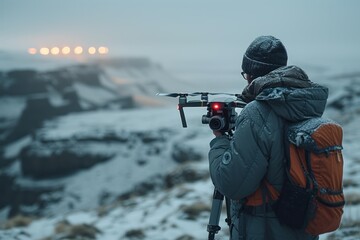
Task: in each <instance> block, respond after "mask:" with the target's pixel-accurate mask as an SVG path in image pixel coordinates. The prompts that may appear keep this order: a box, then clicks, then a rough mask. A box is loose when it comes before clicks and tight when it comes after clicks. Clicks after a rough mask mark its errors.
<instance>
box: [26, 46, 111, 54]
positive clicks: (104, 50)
mask: <svg viewBox="0 0 360 240" xmlns="http://www.w3.org/2000/svg"><path fill="white" fill-rule="evenodd" d="M84 49H85V50H84ZM27 52H28V54H30V55H36V54H40V55H49V54H51V55H69V54H71V53H73V54H74V55H81V54H89V55H99V54H100V55H104V54H108V53H109V48H108V47H105V46H101V47H94V46H92V47H83V46H76V47H74V48H71V47H69V46H64V47H57V46H54V47H51V48H48V47H41V48H39V49H37V48H34V47H31V48H28V49H27Z"/></svg>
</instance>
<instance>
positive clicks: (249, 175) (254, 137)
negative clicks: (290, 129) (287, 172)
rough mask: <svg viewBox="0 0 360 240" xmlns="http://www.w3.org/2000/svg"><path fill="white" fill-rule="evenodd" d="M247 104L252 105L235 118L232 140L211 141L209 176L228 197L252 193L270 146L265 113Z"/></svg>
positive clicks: (264, 170) (261, 176)
mask: <svg viewBox="0 0 360 240" xmlns="http://www.w3.org/2000/svg"><path fill="white" fill-rule="evenodd" d="M250 105H253V104H249V105H248V106H247V107H245V108H244V109H243V111H242V112H241V114H240V116H239V117H238V119H237V124H236V130H235V132H234V136H233V138H232V140H229V139H228V138H227V137H226V136H220V137H216V138H215V139H213V140H212V141H211V142H210V152H209V164H210V165H209V166H210V176H211V179H212V181H213V184H214V186H215V188H217V190H219V191H220V192H221V193H222V194H224V195H225V196H227V197H229V198H231V199H242V198H244V197H246V196H248V195H250V194H251V193H253V192H254V191H255V190H256V189H257V188H258V187H259V185H260V182H261V181H262V179H263V178H264V176H265V173H266V169H267V166H268V158H269V151H270V148H271V147H270V146H271V144H270V142H271V141H270V140H269V139H271V132H270V131H269V128H268V127H267V126H266V122H267V119H266V115H268V113H266V112H265V113H264V112H262V111H259V109H258V108H256V107H254V106H250ZM250 113H251V114H250Z"/></svg>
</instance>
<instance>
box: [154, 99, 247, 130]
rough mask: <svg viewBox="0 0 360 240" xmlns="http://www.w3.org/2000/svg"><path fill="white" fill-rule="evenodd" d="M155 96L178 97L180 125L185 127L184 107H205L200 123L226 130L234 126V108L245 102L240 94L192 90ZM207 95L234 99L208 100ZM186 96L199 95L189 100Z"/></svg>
mask: <svg viewBox="0 0 360 240" xmlns="http://www.w3.org/2000/svg"><path fill="white" fill-rule="evenodd" d="M156 95H157V96H164V97H173V98H176V97H178V98H179V104H178V110H179V112H180V118H181V122H182V126H183V127H184V128H186V127H187V123H186V118H185V113H184V109H183V108H184V107H207V114H206V115H203V116H202V123H203V124H209V127H210V128H211V129H212V130H215V131H221V132H228V133H231V131H232V130H233V129H234V127H235V121H236V117H237V112H236V111H235V108H243V107H245V105H246V103H245V102H244V101H242V100H241V98H240V96H241V94H230V93H209V92H194V93H157V94H156ZM209 95H227V96H235V97H236V99H233V98H230V99H229V98H228V99H225V100H217V101H215V100H214V101H209ZM188 96H191V97H192V96H200V99H198V100H191V101H190V100H189V101H188V99H187V98H188Z"/></svg>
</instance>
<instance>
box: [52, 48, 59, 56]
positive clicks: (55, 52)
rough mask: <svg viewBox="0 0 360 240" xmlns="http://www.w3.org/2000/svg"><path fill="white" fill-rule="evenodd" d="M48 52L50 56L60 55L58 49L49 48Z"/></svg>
mask: <svg viewBox="0 0 360 240" xmlns="http://www.w3.org/2000/svg"><path fill="white" fill-rule="evenodd" d="M50 52H51V54H52V55H58V54H59V53H60V48H58V47H53V48H51V50H50Z"/></svg>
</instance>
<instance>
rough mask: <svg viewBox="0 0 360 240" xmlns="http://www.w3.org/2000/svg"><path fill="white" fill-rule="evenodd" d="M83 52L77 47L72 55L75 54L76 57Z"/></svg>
mask: <svg viewBox="0 0 360 240" xmlns="http://www.w3.org/2000/svg"><path fill="white" fill-rule="evenodd" d="M83 51H84V50H83V48H82V47H81V46H77V47H75V48H74V53H75V54H76V55H80V54H82V53H83Z"/></svg>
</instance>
